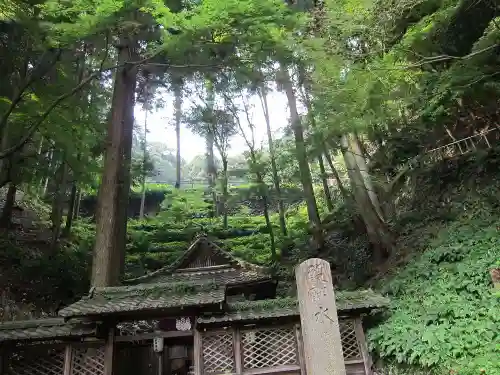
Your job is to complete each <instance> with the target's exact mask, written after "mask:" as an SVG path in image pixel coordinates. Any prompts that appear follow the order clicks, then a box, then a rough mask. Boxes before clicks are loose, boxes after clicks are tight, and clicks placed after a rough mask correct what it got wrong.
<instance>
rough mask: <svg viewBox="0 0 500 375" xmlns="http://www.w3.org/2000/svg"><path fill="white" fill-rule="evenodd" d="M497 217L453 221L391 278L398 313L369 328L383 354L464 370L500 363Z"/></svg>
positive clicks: (491, 368) (475, 370)
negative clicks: (494, 270) (499, 346)
mask: <svg viewBox="0 0 500 375" xmlns="http://www.w3.org/2000/svg"><path fill="white" fill-rule="evenodd" d="M498 225H499V223H498V222H482V221H470V222H464V223H462V222H456V223H454V224H453V225H452V226H451V227H449V228H448V229H447V230H445V231H443V232H442V233H441V234H440V236H439V237H438V239H437V240H436V241H434V243H433V245H432V246H431V247H430V248H429V249H428V250H427V251H426V252H425V253H424V254H423V255H422V257H421V259H420V260H417V261H415V262H414V263H413V264H411V265H409V266H407V267H406V269H405V270H404V271H403V272H402V273H401V274H399V275H398V276H397V277H396V278H395V279H394V280H393V281H391V283H389V285H388V286H387V291H388V292H389V293H390V294H391V295H392V299H391V300H392V309H391V310H392V313H391V316H390V317H389V318H388V320H387V321H386V322H384V323H383V324H381V325H380V326H378V327H377V328H375V329H373V330H371V331H370V332H369V338H370V341H371V345H372V348H373V349H374V350H375V351H376V352H377V353H378V354H379V355H381V356H382V357H394V358H395V359H396V360H398V361H399V362H405V363H418V364H420V365H423V366H430V367H435V368H438V369H444V370H445V371H447V370H450V369H455V370H458V374H460V375H467V374H471V375H477V374H478V373H479V369H480V368H485V369H486V373H487V374H489V373H492V374H494V373H496V372H498V371H499V370H500V367H499V363H498V361H495V358H498V351H497V350H496V349H495V348H494V346H495V344H494V343H495V342H498V340H499V339H500V335H499V331H498V327H499V325H500V316H499V314H498V311H500V301H499V300H498V299H495V298H494V297H493V296H492V293H491V289H492V286H491V280H489V277H488V276H489V275H488V270H489V268H490V267H491V265H492V264H494V262H495V261H496V260H497V259H499V258H500V246H498V241H496V242H495V243H492V242H491V241H490V240H491V239H493V238H498V237H497V234H496V233H497V226H498ZM472 359H473V360H472ZM471 360H472V361H471Z"/></svg>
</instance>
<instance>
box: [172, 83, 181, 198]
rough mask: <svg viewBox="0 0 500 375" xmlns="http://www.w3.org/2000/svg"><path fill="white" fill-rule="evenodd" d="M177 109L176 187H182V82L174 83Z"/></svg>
mask: <svg viewBox="0 0 500 375" xmlns="http://www.w3.org/2000/svg"><path fill="white" fill-rule="evenodd" d="M174 95H175V101H174V108H175V137H176V140H177V154H176V158H175V176H176V178H175V187H176V188H177V189H179V188H180V187H181V117H182V80H181V79H178V80H176V82H174Z"/></svg>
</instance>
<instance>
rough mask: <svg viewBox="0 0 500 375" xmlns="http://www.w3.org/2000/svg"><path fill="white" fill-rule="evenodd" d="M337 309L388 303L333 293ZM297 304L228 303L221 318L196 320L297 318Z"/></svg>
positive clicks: (366, 295)
mask: <svg viewBox="0 0 500 375" xmlns="http://www.w3.org/2000/svg"><path fill="white" fill-rule="evenodd" d="M335 297H336V304H337V310H338V311H339V312H340V313H343V314H348V313H351V314H352V313H354V312H356V311H358V312H361V311H366V310H371V309H376V308H382V307H386V306H387V305H388V304H389V300H388V299H387V298H385V297H383V296H382V295H380V294H377V293H375V292H374V291H372V290H370V289H368V290H359V291H353V292H336V293H335ZM298 315H299V310H298V301H297V299H296V298H276V299H271V300H262V301H248V302H236V303H232V304H228V306H227V310H226V313H225V314H224V315H219V316H216V315H212V316H207V317H199V318H198V319H197V321H198V323H201V324H209V323H219V322H234V321H242V320H246V321H250V320H260V319H271V318H281V317H286V316H298Z"/></svg>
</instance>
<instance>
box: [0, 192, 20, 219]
mask: <svg viewBox="0 0 500 375" xmlns="http://www.w3.org/2000/svg"><path fill="white" fill-rule="evenodd" d="M16 193H17V186H16V184H14V183H12V182H11V183H10V184H9V189H8V190H7V195H6V196H5V203H4V205H3V209H2V216H1V217H0V228H8V227H10V223H11V220H12V211H13V209H14V204H15V203H16Z"/></svg>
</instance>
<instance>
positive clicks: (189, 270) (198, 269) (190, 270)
mask: <svg viewBox="0 0 500 375" xmlns="http://www.w3.org/2000/svg"><path fill="white" fill-rule="evenodd" d="M226 268H231V265H230V264H220V265H217V266H208V267H195V268H179V269H176V270H175V271H174V273H193V272H206V271H217V270H223V269H226Z"/></svg>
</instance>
